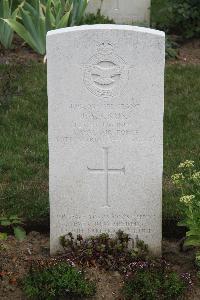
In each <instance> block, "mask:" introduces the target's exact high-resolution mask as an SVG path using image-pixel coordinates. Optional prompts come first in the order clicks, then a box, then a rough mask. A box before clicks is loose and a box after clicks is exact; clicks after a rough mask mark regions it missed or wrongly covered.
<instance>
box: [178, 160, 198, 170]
mask: <svg viewBox="0 0 200 300" xmlns="http://www.w3.org/2000/svg"><path fill="white" fill-rule="evenodd" d="M178 167H179V168H193V167H194V161H193V160H186V161H184V162H182V163H180V165H179V166H178Z"/></svg>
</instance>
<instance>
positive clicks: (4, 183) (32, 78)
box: [0, 64, 200, 223]
mask: <svg viewBox="0 0 200 300" xmlns="http://www.w3.org/2000/svg"><path fill="white" fill-rule="evenodd" d="M165 95H166V96H165V120H164V123H165V130H164V184H163V191H164V193H163V194H164V195H163V217H164V218H165V219H166V218H167V219H169V218H170V219H171V218H178V216H179V215H180V214H181V208H180V205H179V203H178V200H177V192H176V191H175V189H174V187H173V185H172V184H171V181H170V176H171V174H172V173H173V172H174V171H175V170H176V167H177V165H178V164H179V163H180V162H181V161H184V160H185V159H192V160H195V162H196V163H197V165H198V166H200V157H199V152H200V151H199V150H200V100H199V95H200V66H196V67H195V66H178V65H174V66H168V67H167V69H166V91H165ZM47 129H48V127H47V94H46V68H45V66H43V65H40V64H37V65H35V64H34V65H30V66H22V65H19V66H15V67H13V66H0V214H1V213H2V214H7V215H9V214H13V213H14V214H18V215H20V216H22V217H24V218H25V219H26V220H27V222H31V223H32V222H37V223H42V222H44V221H45V222H48V215H49V208H48V144H47Z"/></svg>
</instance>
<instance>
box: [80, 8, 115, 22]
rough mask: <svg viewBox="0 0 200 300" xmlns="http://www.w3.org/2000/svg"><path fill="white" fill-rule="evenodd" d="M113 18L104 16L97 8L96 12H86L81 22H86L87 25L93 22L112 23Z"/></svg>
mask: <svg viewBox="0 0 200 300" xmlns="http://www.w3.org/2000/svg"><path fill="white" fill-rule="evenodd" d="M114 23H115V22H114V20H112V19H109V18H108V17H105V16H104V15H102V14H101V10H100V9H98V11H97V13H96V14H92V13H90V14H87V15H86V16H85V17H84V18H83V20H82V24H88V25H93V24H114Z"/></svg>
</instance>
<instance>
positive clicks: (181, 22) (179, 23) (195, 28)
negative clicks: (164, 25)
mask: <svg viewBox="0 0 200 300" xmlns="http://www.w3.org/2000/svg"><path fill="white" fill-rule="evenodd" d="M169 9H170V13H171V20H170V29H171V31H174V32H176V33H177V34H180V35H182V36H183V37H185V38H193V37H199V36H200V1H199V0H175V1H174V0H171V7H170V8H169Z"/></svg>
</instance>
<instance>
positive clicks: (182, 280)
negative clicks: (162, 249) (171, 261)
mask: <svg viewBox="0 0 200 300" xmlns="http://www.w3.org/2000/svg"><path fill="white" fill-rule="evenodd" d="M191 284H192V281H191V277H190V274H182V276H181V275H179V274H178V273H176V272H174V271H172V270H171V269H170V268H169V265H168V264H167V263H166V262H165V261H152V262H144V261H139V262H135V263H132V264H130V265H129V271H128V273H127V279H126V280H125V284H124V287H123V290H122V292H123V294H124V296H125V299H127V300H132V299H133V300H157V299H162V300H164V299H166V300H169V299H175V300H177V299H179V297H180V296H181V295H183V293H184V292H185V291H186V289H187V287H188V285H191Z"/></svg>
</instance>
